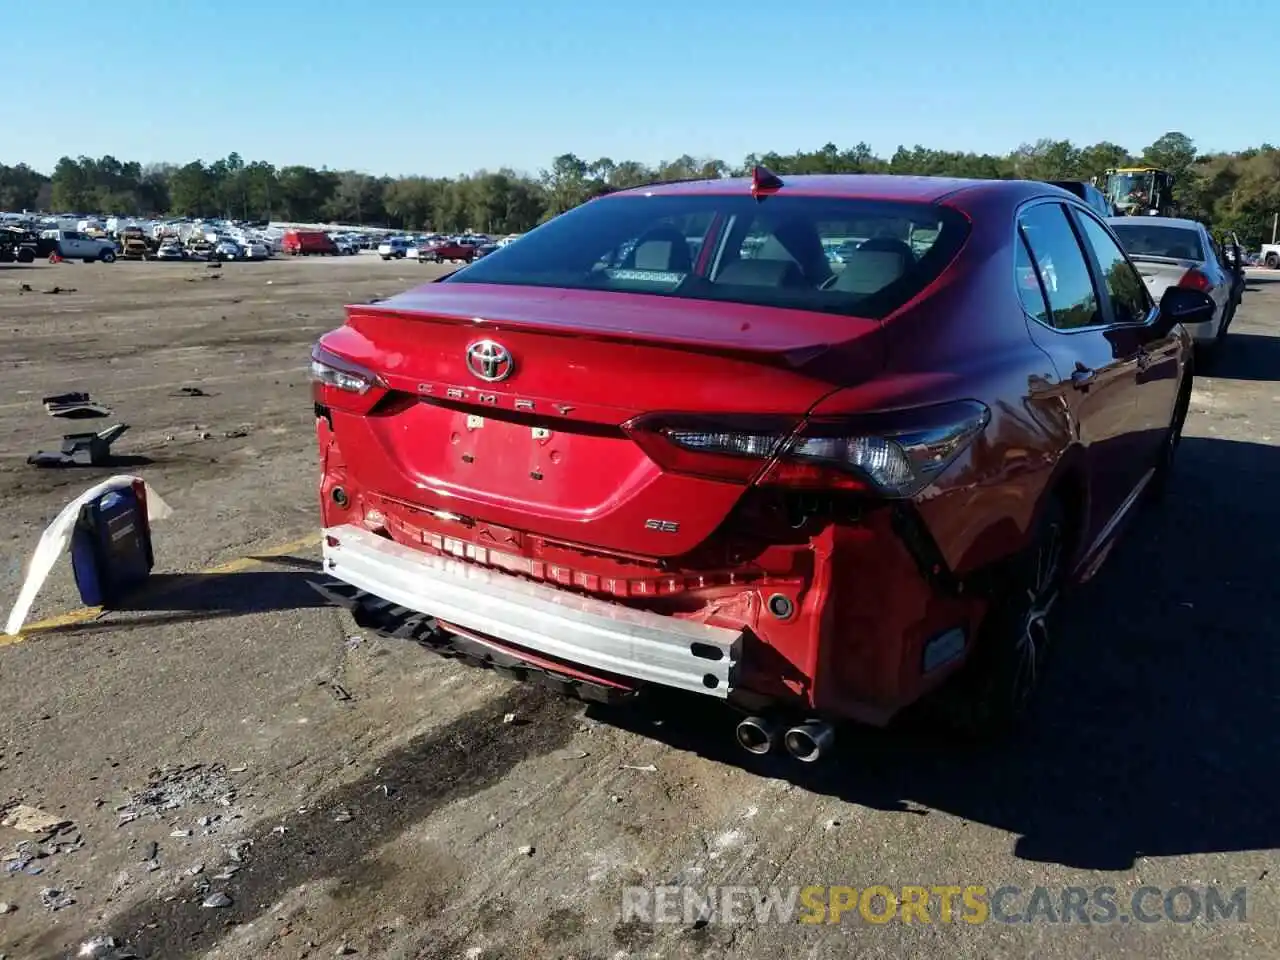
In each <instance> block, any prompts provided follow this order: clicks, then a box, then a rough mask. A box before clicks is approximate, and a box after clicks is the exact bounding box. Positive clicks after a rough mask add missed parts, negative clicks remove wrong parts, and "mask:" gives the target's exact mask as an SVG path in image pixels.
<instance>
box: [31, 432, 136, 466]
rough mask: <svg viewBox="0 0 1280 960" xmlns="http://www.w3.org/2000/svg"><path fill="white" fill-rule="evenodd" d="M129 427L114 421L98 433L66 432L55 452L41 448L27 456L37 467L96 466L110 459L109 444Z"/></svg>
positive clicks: (104, 463)
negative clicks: (60, 447) (60, 445)
mask: <svg viewBox="0 0 1280 960" xmlns="http://www.w3.org/2000/svg"><path fill="white" fill-rule="evenodd" d="M128 429H129V425H128V424H127V423H116V424H112V425H111V426H109V427H107V429H105V430H103V431H101V432H99V433H68V434H67V435H66V436H64V437H63V438H62V449H61V450H60V451H58V452H56V453H54V452H50V451H46V450H41V451H40V452H38V453H35V454H32V455H31V456H29V457H27V463H29V464H32V465H34V466H37V467H98V466H104V465H106V464H107V463H109V462H110V460H111V444H113V443H115V441H116V440H118V439H120V435H121V434H123V433H124V432H125V431H126V430H128Z"/></svg>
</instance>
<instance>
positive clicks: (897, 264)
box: [831, 237, 916, 295]
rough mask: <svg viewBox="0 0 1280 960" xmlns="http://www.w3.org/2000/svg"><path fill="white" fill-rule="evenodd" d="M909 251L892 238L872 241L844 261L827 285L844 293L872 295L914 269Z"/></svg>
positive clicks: (911, 252)
mask: <svg viewBox="0 0 1280 960" xmlns="http://www.w3.org/2000/svg"><path fill="white" fill-rule="evenodd" d="M915 262H916V255H915V253H914V252H913V251H912V249H911V247H910V246H909V245H908V244H906V243H904V242H903V241H902V240H896V239H894V238H893V237H872V238H871V239H870V240H867V241H866V242H865V243H863V244H861V245H860V246H859V247H858V248H857V249H856V250H854V251H853V252H852V253H851V254H850V255H849V257H848V259H847V260H845V264H844V269H843V270H841V271H840V275H839V276H838V277H837V278H836V281H835V283H833V284H832V285H831V289H832V290H840V291H843V292H845V293H857V294H863V295H866V294H872V293H875V292H877V291H878V290H883V289H884V288H885V287H887V286H889V284H891V283H893V282H894V281H895V280H897V279H899V278H900V277H902V276H904V275H905V274H906V273H907V271H908V270H910V269H911V268H912V267H913V266H915Z"/></svg>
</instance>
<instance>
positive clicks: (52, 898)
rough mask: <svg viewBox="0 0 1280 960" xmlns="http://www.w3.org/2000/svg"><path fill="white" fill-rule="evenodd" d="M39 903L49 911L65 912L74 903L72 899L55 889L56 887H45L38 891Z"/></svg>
mask: <svg viewBox="0 0 1280 960" xmlns="http://www.w3.org/2000/svg"><path fill="white" fill-rule="evenodd" d="M40 902H41V903H43V904H44V905H45V906H46V907H48V908H49V909H50V910H65V909H66V908H67V907H69V906H71V905H72V904H74V903H75V902H76V901H75V899H74V898H73V897H69V896H67V894H66V893H65V892H64V891H62V890H59V889H57V888H56V887H45V888H44V889H43V890H41V891H40Z"/></svg>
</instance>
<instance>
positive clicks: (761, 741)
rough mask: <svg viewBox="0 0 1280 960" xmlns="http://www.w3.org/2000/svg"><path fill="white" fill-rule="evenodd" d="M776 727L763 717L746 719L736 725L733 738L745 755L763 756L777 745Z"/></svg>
mask: <svg viewBox="0 0 1280 960" xmlns="http://www.w3.org/2000/svg"><path fill="white" fill-rule="evenodd" d="M778 733H779V731H778V727H777V725H776V724H774V723H773V721H771V720H767V719H765V718H764V717H747V718H746V719H745V720H742V721H740V722H739V723H738V726H737V728H736V729H735V730H734V736H735V737H736V738H737V740H738V746H740V747H742V749H743V750H745V751H747V753H754V754H756V755H758V756H763V755H764V754H766V753H769V752H770V751H771V750H773V748H774V747H776V746H777V745H778Z"/></svg>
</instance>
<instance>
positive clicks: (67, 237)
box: [40, 230, 116, 263]
mask: <svg viewBox="0 0 1280 960" xmlns="http://www.w3.org/2000/svg"><path fill="white" fill-rule="evenodd" d="M40 236H41V238H42V239H44V240H54V241H56V242H57V250H58V255H59V256H60V257H62V258H63V259H64V260H83V261H85V262H86V263H88V262H89V261H91V260H101V261H102V262H103V263H112V262H114V261H115V259H116V245H115V243H114V242H113V241H111V240H106V239H101V238H99V237H91V236H89V235H88V234H87V233H81V232H80V231H79V230H46V231H45V232H44V233H42V234H40Z"/></svg>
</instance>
